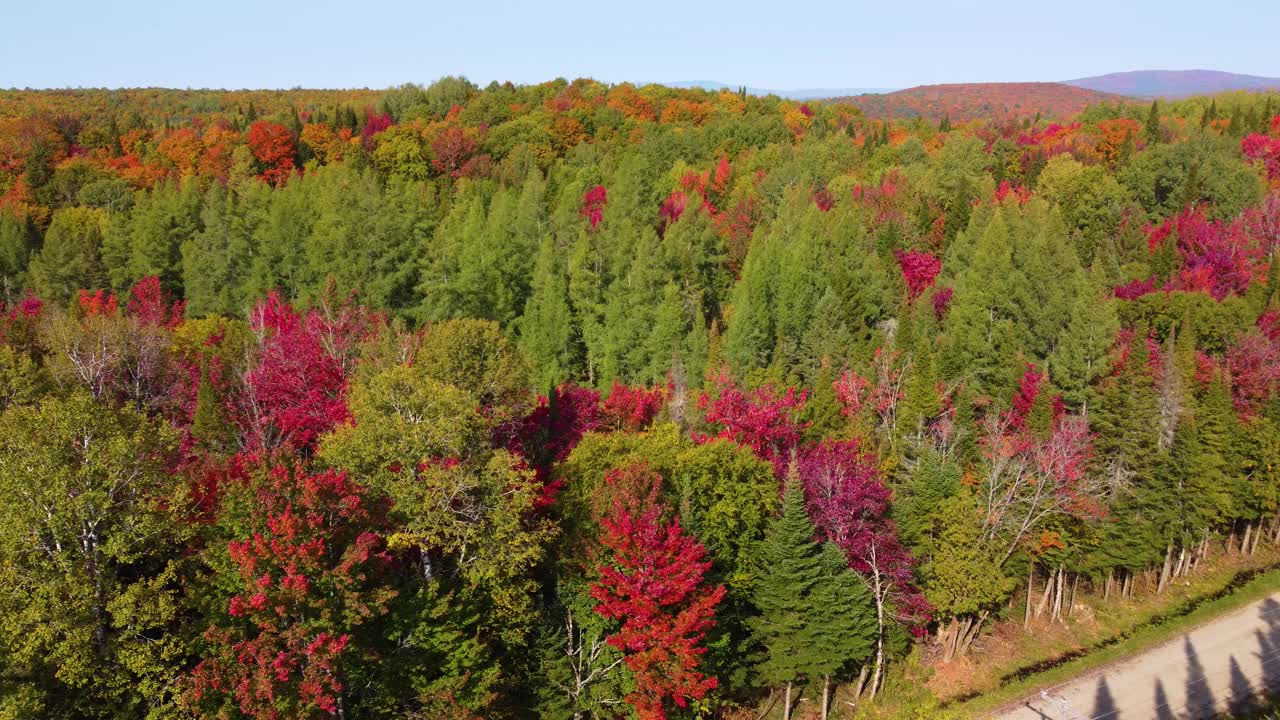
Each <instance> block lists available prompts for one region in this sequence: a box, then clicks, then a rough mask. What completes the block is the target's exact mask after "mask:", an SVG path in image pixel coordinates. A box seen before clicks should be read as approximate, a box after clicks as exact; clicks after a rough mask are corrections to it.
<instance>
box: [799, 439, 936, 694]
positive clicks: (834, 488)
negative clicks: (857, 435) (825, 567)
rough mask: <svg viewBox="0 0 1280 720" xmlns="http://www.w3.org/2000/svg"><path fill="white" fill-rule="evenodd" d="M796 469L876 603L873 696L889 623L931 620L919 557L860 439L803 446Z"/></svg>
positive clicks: (813, 507) (823, 524)
mask: <svg viewBox="0 0 1280 720" xmlns="http://www.w3.org/2000/svg"><path fill="white" fill-rule="evenodd" d="M796 471H797V473H798V475H799V477H800V480H801V482H802V483H804V488H805V498H806V500H807V502H808V506H809V514H810V517H812V518H813V523H814V525H815V526H816V527H817V528H818V533H819V535H820V536H821V537H822V538H823V539H824V540H826V541H828V542H831V543H833V544H835V545H836V546H837V547H839V548H840V549H841V550H843V551H844V554H845V557H846V558H848V561H849V567H850V568H852V569H853V570H854V571H855V572H857V573H858V577H860V578H861V579H862V580H863V582H864V583H866V586H867V589H868V590H869V591H870V592H871V597H872V599H873V600H874V601H875V603H876V618H877V623H878V629H879V632H878V633H877V642H876V655H875V664H874V669H873V673H872V677H871V686H870V692H871V694H872V695H873V696H874V695H875V693H876V691H877V690H878V689H879V686H880V682H881V680H882V679H883V671H884V662H885V656H884V652H885V648H884V643H885V640H886V632H887V629H888V626H889V625H890V623H896V624H899V625H902V626H905V627H907V628H909V629H910V630H911V631H912V632H913V633H915V634H923V633H924V631H925V629H926V626H927V625H928V622H929V604H928V602H926V601H925V599H924V595H923V594H921V592H920V590H919V589H918V588H917V587H916V586H915V558H913V557H912V556H911V552H910V551H909V550H907V549H906V547H904V546H903V545H902V542H901V541H900V540H899V538H898V528H897V525H896V524H895V523H894V522H893V520H892V519H890V517H889V501H890V499H891V497H892V494H891V493H890V492H889V489H888V488H887V487H885V485H884V483H883V482H881V480H880V475H879V471H878V470H877V469H876V461H875V457H874V456H873V455H872V454H871V453H868V452H866V451H864V450H863V449H862V447H861V444H860V443H859V442H858V441H857V440H830V439H828V440H823V441H822V442H821V443H818V444H817V445H814V446H812V447H809V448H807V449H805V450H804V451H803V452H801V453H799V455H798V458H797V463H796Z"/></svg>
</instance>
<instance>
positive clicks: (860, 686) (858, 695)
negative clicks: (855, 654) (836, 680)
mask: <svg viewBox="0 0 1280 720" xmlns="http://www.w3.org/2000/svg"><path fill="white" fill-rule="evenodd" d="M868 670H870V666H869V665H863V666H862V667H860V668H858V681H857V682H855V683H854V684H853V705H854V706H855V707H856V706H857V704H858V701H859V700H861V699H862V691H863V690H865V689H866V687H867V671H868Z"/></svg>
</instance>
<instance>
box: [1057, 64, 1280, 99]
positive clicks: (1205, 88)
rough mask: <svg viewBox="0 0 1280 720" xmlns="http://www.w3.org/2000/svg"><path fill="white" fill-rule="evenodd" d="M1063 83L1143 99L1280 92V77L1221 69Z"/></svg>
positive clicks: (1138, 72) (1151, 72) (1152, 72)
mask: <svg viewBox="0 0 1280 720" xmlns="http://www.w3.org/2000/svg"><path fill="white" fill-rule="evenodd" d="M1063 82H1064V84H1066V85H1071V86H1074V87H1078V88H1086V89H1089V90H1097V91H1100V92H1107V93H1114V94H1117V95H1129V96H1131V97H1141V98H1157V97H1166V98H1179V97H1187V96H1189V95H1207V94H1210V93H1218V92H1224V91H1226V90H1280V78H1270V77H1259V76H1257V75H1240V74H1238V73H1229V72H1221V71H1218V70H1135V71H1133V72H1118V73H1110V74H1108V75H1098V76H1096V77H1087V78H1080V79H1079V80H1065V81H1063Z"/></svg>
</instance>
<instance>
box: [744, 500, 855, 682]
mask: <svg viewBox="0 0 1280 720" xmlns="http://www.w3.org/2000/svg"><path fill="white" fill-rule="evenodd" d="M814 534H815V530H814V526H813V523H812V522H810V521H809V517H808V515H807V513H806V512H805V508H804V491H803V490H802V489H801V487H800V482H799V479H798V478H795V477H794V476H792V477H791V478H790V479H789V482H788V483H787V486H786V489H785V491H784V492H783V501H782V514H781V515H780V516H779V517H777V518H775V519H774V520H773V521H772V522H771V523H770V524H769V530H768V535H767V538H766V540H765V542H764V543H763V544H762V546H761V548H760V575H759V577H758V578H757V580H756V582H755V584H754V586H753V590H752V595H751V597H752V603H753V604H754V605H755V606H756V607H757V608H758V609H759V611H760V615H759V617H757V618H754V619H753V620H752V622H751V626H752V628H753V629H754V631H755V634H756V639H757V641H758V642H759V643H760V645H761V646H763V653H762V657H761V660H760V662H759V664H758V666H757V671H758V672H759V673H760V677H761V679H762V680H763V681H764V682H765V683H767V684H770V685H774V686H776V685H783V684H790V683H793V682H796V681H799V680H820V679H821V678H824V677H828V676H831V675H835V674H837V673H839V672H840V671H841V670H842V669H844V668H846V667H847V666H848V665H849V664H851V663H855V662H860V661H863V660H866V659H867V658H868V656H869V655H870V654H871V650H872V647H873V644H874V638H875V633H876V627H875V614H874V610H873V608H872V606H871V597H870V595H869V593H868V592H867V590H866V587H865V585H864V584H863V583H861V582H860V581H859V580H858V579H857V578H856V577H855V576H853V574H852V573H851V572H850V571H849V570H848V569H847V567H846V565H845V562H844V557H843V553H841V552H840V551H839V550H838V549H836V548H834V547H831V546H827V547H824V546H822V545H820V544H819V543H817V542H814V540H813V537H814Z"/></svg>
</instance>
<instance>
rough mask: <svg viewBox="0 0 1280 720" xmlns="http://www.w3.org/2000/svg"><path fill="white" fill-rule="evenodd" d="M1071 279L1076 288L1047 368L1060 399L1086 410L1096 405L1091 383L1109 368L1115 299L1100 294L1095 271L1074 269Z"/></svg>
mask: <svg viewBox="0 0 1280 720" xmlns="http://www.w3.org/2000/svg"><path fill="white" fill-rule="evenodd" d="M1073 280H1074V282H1075V284H1076V289H1075V291H1074V293H1072V300H1071V305H1070V307H1069V308H1068V312H1069V317H1068V320H1067V325H1066V329H1065V330H1064V331H1063V332H1062V335H1061V336H1060V337H1059V338H1058V341H1057V346H1056V347H1055V348H1054V350H1053V352H1052V353H1051V354H1050V356H1049V362H1048V368H1049V373H1050V377H1052V378H1053V382H1054V384H1055V385H1057V386H1058V387H1059V388H1061V389H1062V395H1063V398H1064V399H1065V400H1066V401H1067V402H1069V403H1071V404H1072V405H1073V406H1075V407H1079V408H1084V409H1086V410H1087V409H1089V408H1091V407H1092V405H1094V404H1096V399H1097V390H1096V388H1095V383H1096V382H1097V381H1098V380H1099V379H1101V378H1102V377H1104V376H1106V374H1107V373H1108V372H1109V371H1110V370H1111V367H1110V363H1109V362H1108V355H1109V354H1110V351H1111V345H1112V343H1114V342H1115V336H1116V332H1117V331H1119V329H1120V320H1119V318H1118V317H1117V316H1116V301H1115V300H1114V299H1113V298H1112V297H1110V293H1106V294H1105V295H1104V291H1103V290H1102V288H1101V287H1099V285H1098V282H1097V280H1096V278H1095V273H1092V272H1091V273H1089V274H1088V275H1086V274H1085V273H1083V272H1077V273H1076V274H1075V277H1074V278H1073Z"/></svg>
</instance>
